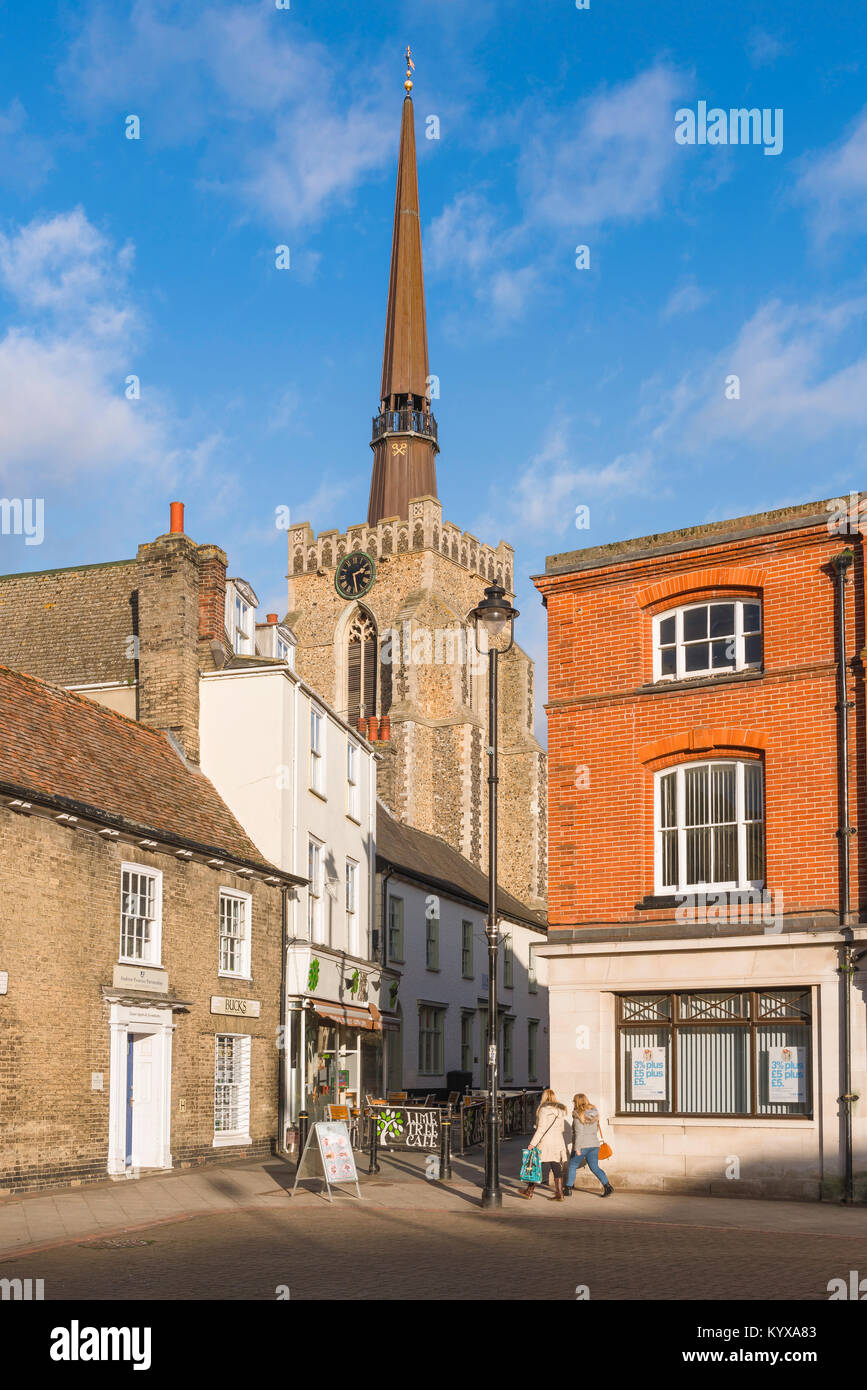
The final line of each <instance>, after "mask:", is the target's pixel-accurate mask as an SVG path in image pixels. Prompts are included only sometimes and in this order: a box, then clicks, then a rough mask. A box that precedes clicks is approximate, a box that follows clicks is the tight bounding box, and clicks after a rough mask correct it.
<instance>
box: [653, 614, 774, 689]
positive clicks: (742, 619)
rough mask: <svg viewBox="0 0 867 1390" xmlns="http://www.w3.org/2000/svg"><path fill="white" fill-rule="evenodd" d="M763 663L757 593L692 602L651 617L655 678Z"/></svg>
mask: <svg viewBox="0 0 867 1390" xmlns="http://www.w3.org/2000/svg"><path fill="white" fill-rule="evenodd" d="M761 664H762V608H761V604H760V603H759V602H757V600H755V599H722V600H719V601H715V602H711V603H690V604H686V605H685V606H684V607H683V608H676V609H674V610H673V611H672V610H671V609H669V610H668V612H666V613H659V614H657V616H656V617H655V618H654V620H653V678H654V680H657V681H674V680H685V679H688V678H689V677H690V676H716V675H720V674H722V673H723V672H724V671H747V670H754V669H755V668H756V667H760V666H761Z"/></svg>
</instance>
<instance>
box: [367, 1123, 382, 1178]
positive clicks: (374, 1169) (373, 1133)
mask: <svg viewBox="0 0 867 1390" xmlns="http://www.w3.org/2000/svg"><path fill="white" fill-rule="evenodd" d="M378 1139H379V1126H378V1125H377V1123H376V1111H375V1110H372V1111H371V1112H370V1164H369V1165H368V1169H367V1171H368V1173H378V1172H379V1162H378V1149H377V1140H378Z"/></svg>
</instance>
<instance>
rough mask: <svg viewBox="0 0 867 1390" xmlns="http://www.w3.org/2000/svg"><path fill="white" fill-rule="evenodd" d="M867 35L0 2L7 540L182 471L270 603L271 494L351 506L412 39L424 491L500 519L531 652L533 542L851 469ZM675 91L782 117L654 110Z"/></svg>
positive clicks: (73, 522) (581, 536)
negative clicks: (432, 475) (736, 129)
mask: <svg viewBox="0 0 867 1390" xmlns="http://www.w3.org/2000/svg"><path fill="white" fill-rule="evenodd" d="M865 39H867V8H865V7H864V6H859V5H854V4H848V5H844V6H830V7H829V6H817V5H815V4H814V3H801V2H799V0H790V3H789V4H787V5H786V6H785V7H780V6H779V5H777V4H774V3H754V4H752V5H747V6H745V7H743V6H742V7H737V8H735V9H733V8H732V7H731V6H721V5H718V4H707V3H701V2H700V0H698V2H697V3H694V4H692V5H690V6H684V5H683V4H675V3H668V2H667V0H664V3H656V4H652V5H645V4H640V3H638V0H590V8H589V9H586V10H578V9H577V8H576V6H575V4H574V0H534V3H533V4H532V5H531V4H528V3H527V2H526V0H523V3H518V2H517V0H497V3H493V0H424V3H421V0H419V2H418V3H416V0H387V3H380V2H379V0H366V3H365V4H363V5H359V4H357V3H355V0H347V2H346V3H334V2H333V0H332V3H328V4H325V3H323V0H291V7H290V8H289V9H277V7H276V5H275V3H274V0H235V3H222V2H221V0H209V2H208V3H202V0H197V3H160V2H159V0H139V2H138V3H132V4H129V5H127V4H124V5H119V4H117V3H109V4H101V3H94V4H90V5H88V4H74V3H64V4H51V3H41V4H39V5H38V6H36V5H24V4H21V3H7V4H4V5H0V71H2V87H0V91H2V93H3V95H2V97H0V184H2V209H0V496H6V497H22V498H28V497H42V498H44V501H45V538H44V541H43V543H42V544H41V545H40V546H27V545H25V543H24V537H21V536H2V535H0V572H9V571H13V570H17V569H43V568H49V567H54V566H60V565H69V564H74V563H77V562H80V561H88V560H107V559H115V558H121V557H124V556H128V555H131V554H133V553H134V551H135V548H136V546H137V544H138V543H139V542H140V541H142V540H145V539H149V538H151V537H152V536H154V535H156V534H158V533H159V532H160V531H162V530H164V529H166V527H167V517H168V503H169V500H170V499H172V498H180V499H182V500H183V501H184V502H185V503H186V507H187V530H188V531H189V533H190V534H191V535H192V536H194V538H195V539H197V540H199V541H215V542H217V543H219V544H220V545H222V546H223V547H224V548H225V549H226V550H227V551H228V552H229V555H230V572H231V573H238V574H242V575H244V576H245V577H247V578H248V579H249V580H250V581H251V582H252V583H253V585H254V586H255V588H256V590H257V592H258V594H259V597H260V599H261V600H262V606H263V609H271V608H275V609H278V610H279V611H280V612H281V613H282V612H283V611H285V602H286V593H285V581H284V575H285V572H286V556H285V542H286V537H285V532H283V531H279V530H278V529H277V528H276V526H275V524H274V517H275V508H277V507H279V506H287V505H288V506H289V507H290V508H291V513H292V517H293V519H295V520H305V519H306V520H309V521H310V522H311V524H312V525H313V527H314V529H315V530H324V529H327V528H332V527H339V528H341V529H343V528H345V527H346V526H347V525H348V524H350V523H352V522H356V521H358V520H360V519H362V518H363V517H364V516H365V515H366V509H367V493H368V486H369V477H370V460H371V454H370V450H369V447H368V439H369V430H370V417H371V415H372V414H373V411H374V409H375V406H376V400H377V393H378V388H379V371H380V364H381V353H382V337H383V328H384V317H385V298H386V288H387V279H388V256H389V243H390V236H391V225H392V213H393V197H394V174H395V163H396V156H397V140H398V133H399V124H400V104H401V99H402V96H403V89H402V80H403V66H402V53H403V49H404V47H405V45H406V44H407V42H409V43H411V44H412V47H413V54H414V57H415V60H416V72H415V79H416V85H415V91H414V93H413V95H414V98H415V110H416V128H417V142H418V150H419V164H420V192H421V207H422V226H423V238H424V254H425V276H426V288H427V305H428V335H429V343H430V357H431V371H432V372H433V373H435V374H436V375H437V376H438V377H439V378H440V393H441V394H440V399H439V401H438V402H436V414H437V417H438V420H439V427H440V444H441V450H442V452H441V453H440V456H439V460H438V466H439V490H440V496H441V498H442V501H443V504H444V509H445V513H446V515H447V517H448V518H449V519H450V520H452V521H454V522H456V523H457V524H459V525H460V526H462V527H463V528H465V529H468V530H470V531H472V532H473V533H474V534H475V535H476V536H478V537H479V538H480V539H483V540H485V541H488V542H490V543H492V544H496V543H497V541H498V540H499V539H500V538H501V537H504V538H506V539H507V540H509V541H510V542H511V543H512V544H513V545H514V546H515V547H516V550H517V552H518V606H519V607H520V608H521V610H522V618H521V620H520V625H519V632H520V640H521V641H522V642H523V644H524V645H525V646H526V647H527V648H528V649H529V650H530V651H531V652H532V654H533V655H534V656H535V657H536V659H537V661H539V662H540V664H543V661H544V617H543V613H542V610H541V606H540V604H539V600H538V596H537V594H536V592H535V590H534V589H533V587H532V585H531V584H530V582H529V578H528V576H529V575H530V574H532V573H534V572H536V571H538V570H540V569H542V568H543V566H544V558H545V555H546V554H549V553H551V552H555V551H561V550H567V549H571V548H573V547H577V546H582V545H593V544H600V543H604V542H606V541H609V540H616V539H620V538H623V537H626V536H630V535H640V534H644V533H646V532H650V531H657V530H665V529H668V528H671V527H677V526H686V525H692V524H696V523H699V522H701V521H703V520H706V519H713V518H718V517H722V516H727V515H730V516H737V515H741V514H744V513H747V512H752V511H760V510H765V509H767V508H772V507H777V506H784V505H786V504H787V503H791V502H798V501H804V500H808V499H810V498H814V497H824V496H830V495H835V494H837V493H844V492H847V491H848V490H849V489H850V488H858V487H859V485H860V484H861V483H862V482H863V480H864V477H865V468H864V463H865V430H864V426H865V422H867V342H865V314H867V274H865V269H864V259H865V258H864V252H865V228H867V216H865V214H867V84H865V81H864V70H865V57H864V55H865V53H867V43H865ZM699 101H706V102H707V104H708V106H710V107H713V106H717V107H720V108H723V109H726V110H728V109H730V108H733V107H741V106H746V107H758V108H760V109H763V108H769V109H777V108H780V109H782V111H783V131H784V139H783V148H782V151H781V152H780V153H779V154H778V155H765V154H764V152H763V149H762V147H761V146H754V145H713V146H712V145H703V146H699V145H680V144H678V143H677V142H676V141H675V139H674V132H675V119H674V113H675V111H676V110H678V109H679V108H683V107H692V108H694V109H695V108H696V107H697V103H698V102H699ZM131 114H134V115H137V116H138V117H139V119H140V123H141V138H140V139H139V140H128V139H127V138H125V122H126V119H127V117H128V116H129V115H131ZM430 115H436V116H437V117H438V118H439V137H440V138H439V139H426V138H425V130H426V125H427V119H426V118H427V117H428V116H430ZM281 244H284V245H288V246H289V248H290V258H291V265H290V268H289V269H288V270H278V269H277V268H276V266H275V247H276V246H278V245H281ZM578 245H587V246H589V248H590V265H589V268H587V269H580V270H579V269H578V268H577V267H576V264H575V261H576V255H575V250H576V246H578ZM133 374H134V375H136V376H138V377H139V378H140V382H141V395H140V398H139V399H138V400H128V399H127V398H126V396H125V382H126V379H127V378H128V377H129V376H130V375H133ZM730 374H737V376H738V377H739V378H740V398H739V399H727V398H726V393H725V383H726V378H727V377H728V376H729V375H730ZM581 505H585V506H589V508H590V526H589V529H582V530H577V529H576V527H575V516H576V507H578V506H581ZM542 674H543V672H542V671H541V670H540V676H541V675H542ZM542 689H544V685H543V683H542Z"/></svg>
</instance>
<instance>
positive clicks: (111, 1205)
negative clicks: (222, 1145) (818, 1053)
mask: <svg viewBox="0 0 867 1390" xmlns="http://www.w3.org/2000/svg"><path fill="white" fill-rule="evenodd" d="M358 1158H359V1167H360V1168H361V1169H362V1172H361V1190H362V1193H363V1198H362V1200H361V1201H359V1199H358V1198H357V1197H356V1195H355V1193H354V1190H352V1189H350V1188H346V1189H343V1190H340V1191H337V1192H336V1193H335V1195H334V1200H333V1202H332V1203H329V1202H328V1200H327V1198H326V1197H324V1196H323V1195H322V1194H321V1193H320V1192H319V1191H318V1186H317V1183H316V1182H315V1181H314V1182H311V1183H310V1184H309V1186H308V1189H307V1190H304V1191H299V1193H298V1194H296V1195H295V1196H294V1197H293V1196H291V1195H290V1190H291V1185H292V1181H293V1178H294V1171H293V1169H292V1168H291V1166H289V1165H286V1164H284V1163H282V1162H278V1161H276V1160H272V1161H271V1162H266V1163H227V1164H221V1165H219V1166H213V1167H209V1168H203V1169H200V1170H198V1171H195V1172H182V1173H171V1174H168V1175H161V1176H155V1177H145V1178H142V1179H140V1180H139V1181H138V1182H128V1183H108V1184H100V1185H98V1186H95V1187H92V1188H84V1189H80V1190H78V1191H77V1192H74V1193H73V1192H58V1193H56V1194H54V1195H49V1196H32V1197H24V1198H18V1199H7V1200H6V1201H5V1202H3V1203H2V1204H0V1278H3V1277H6V1278H12V1277H16V1276H18V1277H27V1278H33V1279H43V1280H44V1281H45V1284H44V1294H45V1299H46V1300H51V1299H71V1300H86V1299H97V1300H103V1299H104V1300H126V1299H130V1300H137V1299H171V1300H179V1299H181V1300H182V1299H234V1300H263V1301H268V1300H277V1299H284V1300H285V1299H287V1298H288V1299H290V1300H299V1299H300V1300H311V1299H312V1300H331V1299H351V1300H366V1299H375V1300H388V1299H395V1300H449V1299H462V1300H472V1299H495V1300H533V1301H547V1300H564V1299H565V1300H573V1301H574V1300H575V1299H576V1298H579V1299H583V1298H589V1299H590V1300H591V1301H592V1300H626V1299H634V1300H663V1301H678V1300H753V1301H757V1302H781V1303H787V1302H793V1301H795V1302H796V1301H816V1302H818V1301H821V1302H827V1301H828V1283H829V1281H830V1280H831V1279H834V1278H843V1279H848V1278H849V1272H850V1271H851V1270H859V1269H860V1270H863V1271H864V1272H865V1273H867V1211H865V1210H863V1209H850V1208H843V1207H839V1206H834V1205H824V1204H823V1205H819V1204H806V1203H791V1202H757V1201H751V1200H747V1199H738V1198H713V1197H685V1196H664V1195H655V1194H647V1193H638V1192H626V1191H620V1192H617V1193H616V1194H615V1196H614V1197H613V1198H609V1199H605V1200H603V1199H601V1198H600V1197H599V1196H598V1188H595V1189H591V1188H589V1187H588V1188H586V1189H582V1190H578V1189H576V1192H575V1194H574V1195H573V1196H572V1197H571V1198H570V1199H568V1200H567V1201H565V1202H555V1201H554V1200H553V1193H551V1194H546V1193H545V1192H537V1193H536V1194H535V1195H534V1197H533V1198H532V1199H531V1200H530V1201H526V1200H524V1199H522V1198H521V1197H520V1196H519V1195H518V1194H519V1186H518V1184H517V1182H516V1181H515V1179H514V1177H513V1176H512V1175H513V1174H514V1172H516V1170H517V1159H518V1146H517V1145H516V1144H514V1143H511V1144H506V1145H504V1146H503V1173H504V1177H503V1186H504V1197H503V1206H502V1208H501V1209H500V1210H498V1211H482V1210H481V1207H480V1203H479V1182H480V1176H481V1169H480V1161H481V1160H480V1155H479V1154H478V1153H476V1154H475V1155H474V1156H470V1157H468V1158H466V1159H463V1160H461V1159H458V1160H457V1161H456V1163H455V1171H454V1176H453V1179H452V1180H451V1181H450V1182H448V1183H440V1182H437V1181H429V1180H426V1178H425V1176H424V1168H423V1165H422V1163H421V1162H420V1161H416V1160H414V1159H413V1158H410V1157H408V1156H407V1155H405V1154H400V1155H394V1156H390V1155H387V1154H386V1155H384V1156H383V1160H382V1169H381V1172H380V1173H379V1175H377V1176H373V1177H368V1176H367V1174H366V1173H365V1172H364V1168H365V1167H366V1163H365V1160H364V1157H363V1156H362V1155H358ZM227 1252H230V1254H231V1260H230V1268H231V1277H230V1278H227ZM778 1316H782V1315H778ZM789 1320H791V1319H789Z"/></svg>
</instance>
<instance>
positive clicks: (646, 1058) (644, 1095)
mask: <svg viewBox="0 0 867 1390" xmlns="http://www.w3.org/2000/svg"><path fill="white" fill-rule="evenodd" d="M665 1098H666V1090H665V1048H664V1047H634V1048H633V1049H632V1099H633V1100H665Z"/></svg>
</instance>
